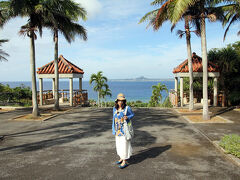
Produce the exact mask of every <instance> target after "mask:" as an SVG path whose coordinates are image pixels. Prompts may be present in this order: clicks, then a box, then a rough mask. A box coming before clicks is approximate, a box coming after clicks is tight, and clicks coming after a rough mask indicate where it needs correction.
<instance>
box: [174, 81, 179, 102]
mask: <svg viewBox="0 0 240 180" xmlns="http://www.w3.org/2000/svg"><path fill="white" fill-rule="evenodd" d="M174 87H175V88H174V90H175V106H178V77H175V86H174Z"/></svg>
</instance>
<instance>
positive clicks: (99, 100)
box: [98, 91, 100, 107]
mask: <svg viewBox="0 0 240 180" xmlns="http://www.w3.org/2000/svg"><path fill="white" fill-rule="evenodd" d="M98 107H100V93H99V91H98Z"/></svg>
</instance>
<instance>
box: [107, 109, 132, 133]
mask: <svg viewBox="0 0 240 180" xmlns="http://www.w3.org/2000/svg"><path fill="white" fill-rule="evenodd" d="M126 108H127V106H126V107H125V108H124V109H123V110H117V109H116V108H115V107H114V108H113V120H112V134H113V135H116V136H124V131H123V123H124V119H123V117H124V113H125V111H126ZM126 116H127V117H128V119H127V120H126V121H127V123H128V122H129V120H130V119H132V118H133V116H134V113H133V112H132V109H131V108H130V107H129V106H128V108H127V112H126Z"/></svg>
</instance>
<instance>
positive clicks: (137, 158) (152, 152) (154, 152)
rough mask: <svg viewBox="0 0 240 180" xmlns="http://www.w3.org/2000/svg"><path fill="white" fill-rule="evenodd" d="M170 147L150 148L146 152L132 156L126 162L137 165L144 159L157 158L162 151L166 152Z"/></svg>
mask: <svg viewBox="0 0 240 180" xmlns="http://www.w3.org/2000/svg"><path fill="white" fill-rule="evenodd" d="M171 147H172V146H171V145H166V146H160V147H152V148H149V149H146V150H142V151H140V153H138V154H135V155H133V156H132V157H131V158H130V159H129V160H128V162H129V163H130V164H138V163H140V162H142V161H144V160H145V159H148V158H155V157H157V156H159V155H160V154H161V153H163V152H164V151H167V150H168V149H170V148H171Z"/></svg>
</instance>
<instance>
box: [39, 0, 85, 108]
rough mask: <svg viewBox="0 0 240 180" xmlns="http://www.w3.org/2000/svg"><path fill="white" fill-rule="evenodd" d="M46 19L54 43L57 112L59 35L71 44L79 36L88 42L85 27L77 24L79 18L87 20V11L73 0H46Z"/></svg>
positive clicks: (56, 102) (57, 106) (57, 105)
mask: <svg viewBox="0 0 240 180" xmlns="http://www.w3.org/2000/svg"><path fill="white" fill-rule="evenodd" d="M44 5H45V15H46V16H47V18H45V22H44V26H46V27H47V28H49V29H51V31H52V33H53V41H54V67H55V69H54V74H55V88H54V89H55V93H54V95H55V97H54V99H55V104H54V107H55V109H56V110H59V94H58V89H59V73H58V39H59V37H58V34H59V32H60V33H62V34H63V36H64V37H65V39H66V40H67V41H68V42H69V43H71V42H72V41H74V40H75V36H76V35H78V36H79V37H81V38H82V39H83V40H87V33H86V30H85V29H84V27H82V26H81V25H79V24H78V23H76V22H75V21H78V20H79V18H81V19H83V20H86V11H85V10H84V9H83V8H81V7H80V5H79V4H77V3H75V2H74V1H72V0H45V1H44Z"/></svg>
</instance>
